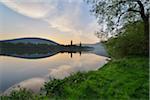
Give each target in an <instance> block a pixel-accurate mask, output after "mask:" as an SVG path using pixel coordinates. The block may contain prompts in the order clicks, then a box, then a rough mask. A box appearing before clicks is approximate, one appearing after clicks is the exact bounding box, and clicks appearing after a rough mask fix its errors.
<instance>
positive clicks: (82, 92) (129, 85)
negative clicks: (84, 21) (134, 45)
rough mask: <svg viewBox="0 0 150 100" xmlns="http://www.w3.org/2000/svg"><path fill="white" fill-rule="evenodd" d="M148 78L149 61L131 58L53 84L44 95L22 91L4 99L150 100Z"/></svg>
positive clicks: (47, 87) (114, 61) (46, 89)
mask: <svg viewBox="0 0 150 100" xmlns="http://www.w3.org/2000/svg"><path fill="white" fill-rule="evenodd" d="M148 78H149V66H148V58H147V57H127V58H123V59H117V60H113V61H110V62H109V63H108V64H106V65H104V66H103V67H102V68H100V69H99V70H97V71H90V72H87V73H77V74H74V75H71V76H70V77H67V78H65V79H63V80H53V81H49V82H47V83H46V84H45V89H44V90H43V91H44V93H43V94H42V95H35V94H33V93H31V92H27V91H24V90H22V91H19V92H14V93H12V94H11V95H10V97H3V98H5V99H6V100H7V99H8V98H14V99H17V98H19V99H22V98H24V99H27V98H31V99H33V100H34V99H36V98H39V99H43V98H44V99H48V98H54V99H69V100H76V99H89V100H92V99H111V100H112V99H115V100H116V99H125V100H130V99H142V100H148V95H149V81H148ZM5 99H4V100H5ZM24 99H22V100H24ZM2 100H3V99H2ZM12 100H13V99H12Z"/></svg>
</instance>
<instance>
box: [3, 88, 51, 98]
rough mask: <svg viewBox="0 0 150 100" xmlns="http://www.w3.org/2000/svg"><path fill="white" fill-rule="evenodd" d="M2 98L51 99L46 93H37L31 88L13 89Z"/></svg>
mask: <svg viewBox="0 0 150 100" xmlns="http://www.w3.org/2000/svg"><path fill="white" fill-rule="evenodd" d="M0 100H49V98H48V97H46V96H44V95H40V94H39V95H36V94H34V93H32V92H31V91H29V90H26V89H24V88H23V89H22V88H20V89H19V90H14V91H12V92H11V93H10V94H9V95H5V96H1V97H0Z"/></svg>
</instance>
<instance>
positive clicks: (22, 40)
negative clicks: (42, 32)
mask: <svg viewBox="0 0 150 100" xmlns="http://www.w3.org/2000/svg"><path fill="white" fill-rule="evenodd" d="M0 42H7V43H32V44H49V45H58V43H56V42H54V41H51V40H48V39H42V38H18V39H11V40H1V41H0Z"/></svg>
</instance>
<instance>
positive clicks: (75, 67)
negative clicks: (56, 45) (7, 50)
mask: <svg viewBox="0 0 150 100" xmlns="http://www.w3.org/2000/svg"><path fill="white" fill-rule="evenodd" d="M11 56H12V57H11ZM22 58H25V59H22ZM41 58H42V59H41ZM35 59H36V60H35ZM106 59H107V57H104V56H98V55H95V54H92V53H88V52H60V53H58V52H55V53H49V54H36V53H35V54H24V55H20V54H17V53H16V54H12V55H7V56H0V62H1V63H0V64H1V65H0V69H1V71H0V80H1V82H0V91H2V92H4V91H5V93H8V92H9V91H11V90H12V89H14V88H15V89H17V88H16V87H18V85H19V86H21V87H25V88H28V89H31V90H33V91H34V92H37V91H39V90H40V88H41V86H42V85H43V84H44V82H45V81H47V80H48V79H49V77H53V78H57V79H63V78H65V77H67V76H69V75H70V74H72V73H76V72H78V71H90V70H97V69H98V68H100V67H101V66H103V65H104V64H105V63H106V62H107V61H106Z"/></svg>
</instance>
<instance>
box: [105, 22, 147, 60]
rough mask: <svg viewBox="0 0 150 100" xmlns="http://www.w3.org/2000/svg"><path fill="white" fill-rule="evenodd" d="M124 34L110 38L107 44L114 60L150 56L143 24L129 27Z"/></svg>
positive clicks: (137, 23) (138, 23)
mask: <svg viewBox="0 0 150 100" xmlns="http://www.w3.org/2000/svg"><path fill="white" fill-rule="evenodd" d="M124 30H125V31H124V32H123V33H120V34H119V35H118V36H116V37H115V38H110V39H109V40H108V41H107V42H106V43H105V44H106V46H107V49H108V52H109V54H110V55H111V56H112V57H114V58H121V57H124V56H131V55H136V56H137V55H140V56H148V51H149V50H148V45H147V43H146V42H147V40H146V39H145V37H144V31H143V30H144V29H143V23H142V22H136V23H132V24H129V25H127V26H126V27H125V28H124Z"/></svg>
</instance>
